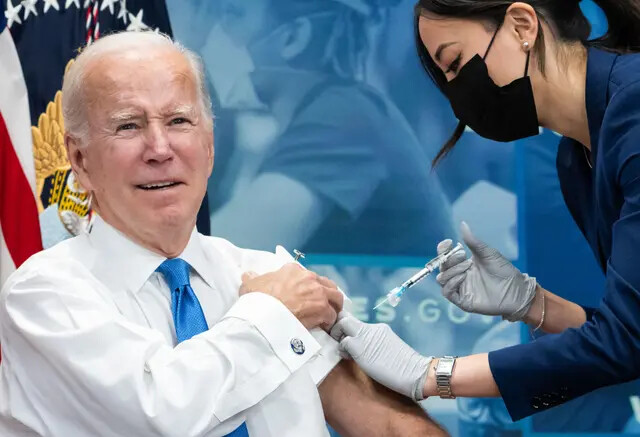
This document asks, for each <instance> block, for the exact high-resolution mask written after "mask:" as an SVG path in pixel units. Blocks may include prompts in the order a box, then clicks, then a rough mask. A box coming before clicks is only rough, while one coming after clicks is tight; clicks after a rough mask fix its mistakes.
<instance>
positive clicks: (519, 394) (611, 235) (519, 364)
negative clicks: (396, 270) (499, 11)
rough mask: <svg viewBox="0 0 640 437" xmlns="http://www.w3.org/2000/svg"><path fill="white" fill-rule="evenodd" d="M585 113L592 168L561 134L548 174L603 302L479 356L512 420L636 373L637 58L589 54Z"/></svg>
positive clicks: (639, 260)
mask: <svg viewBox="0 0 640 437" xmlns="http://www.w3.org/2000/svg"><path fill="white" fill-rule="evenodd" d="M586 107H587V117H588V121H589V134H590V137H591V162H592V165H593V169H592V168H590V166H589V163H588V161H587V156H586V154H585V151H584V150H583V146H582V145H581V144H579V143H578V142H576V141H574V140H572V139H569V138H563V139H562V141H561V143H560V146H559V149H558V157H557V169H558V177H559V179H560V186H561V189H562V193H563V196H564V200H565V202H566V204H567V207H568V208H569V211H570V212H571V215H572V216H573V218H574V220H575V221H576V223H577V225H578V227H579V228H580V229H581V231H582V233H583V234H584V236H585V238H586V239H587V241H588V242H589V245H590V246H591V249H592V250H593V253H594V255H595V256H596V259H597V260H598V262H599V263H600V266H601V268H602V270H603V272H604V273H605V275H606V289H605V293H604V298H603V299H602V302H601V304H600V307H599V308H598V309H596V310H592V309H585V310H586V312H587V322H586V323H585V324H584V325H583V326H582V327H580V328H579V329H569V330H567V331H565V332H563V333H562V334H557V335H547V336H544V337H541V338H539V339H538V340H536V341H534V342H531V343H527V344H522V345H518V346H514V347H510V348H506V349H502V350H498V351H494V352H492V353H490V354H489V364H490V366H491V372H492V373H493V377H494V379H495V381H496V383H497V385H498V388H499V389H500V393H501V395H502V398H503V399H504V402H505V405H506V406H507V409H508V410H509V414H510V415H511V418H512V419H513V420H514V421H515V420H519V419H521V418H523V417H526V416H529V415H531V414H534V413H537V412H540V411H543V410H545V409H547V408H550V407H553V406H555V405H558V404H560V403H563V402H566V401H568V400H570V399H573V398H575V397H578V396H581V395H583V394H585V393H588V392H590V391H592V390H595V389H597V388H600V387H603V386H606V385H612V384H617V383H621V382H626V381H630V380H633V379H636V378H638V377H640V54H629V55H622V56H618V55H615V54H612V53H608V52H605V51H602V50H598V49H594V48H590V49H589V51H588V61H587V90H586ZM534 207H535V205H534ZM549 244H550V246H549V250H561V249H563V248H557V247H553V245H552V243H551V242H550V243H549Z"/></svg>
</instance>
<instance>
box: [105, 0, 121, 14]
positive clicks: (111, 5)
mask: <svg viewBox="0 0 640 437" xmlns="http://www.w3.org/2000/svg"><path fill="white" fill-rule="evenodd" d="M117 1H120V0H102V6H100V10H101V11H104V10H105V9H107V8H109V12H110V13H111V15H113V14H114V12H115V9H114V3H115V2H117Z"/></svg>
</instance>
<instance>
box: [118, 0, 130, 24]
mask: <svg viewBox="0 0 640 437" xmlns="http://www.w3.org/2000/svg"><path fill="white" fill-rule="evenodd" d="M120 18H122V21H124V24H127V0H120V12H118V17H117V18H116V20H119V19H120Z"/></svg>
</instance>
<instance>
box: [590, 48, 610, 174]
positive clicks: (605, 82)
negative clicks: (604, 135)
mask: <svg viewBox="0 0 640 437" xmlns="http://www.w3.org/2000/svg"><path fill="white" fill-rule="evenodd" d="M617 57H618V55H616V54H615V53H611V52H607V51H605V50H600V49H597V48H594V47H590V48H589V50H588V52H587V81H586V95H585V99H586V106H587V120H588V122H589V138H590V139H591V155H592V158H593V159H592V160H593V162H595V158H596V153H597V146H598V138H599V137H600V127H601V126H602V120H603V119H604V113H605V110H606V109H607V102H608V99H609V81H610V77H611V71H612V70H613V65H614V63H615V61H616V58H617Z"/></svg>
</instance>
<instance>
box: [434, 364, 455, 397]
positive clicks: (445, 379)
mask: <svg viewBox="0 0 640 437" xmlns="http://www.w3.org/2000/svg"><path fill="white" fill-rule="evenodd" d="M455 365H456V357H449V356H447V357H442V358H440V359H439V360H438V364H437V366H436V387H437V389H438V395H439V396H440V397H441V398H442V399H455V398H456V397H455V396H454V395H453V394H452V393H451V374H452V373H453V368H454V367H455Z"/></svg>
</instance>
